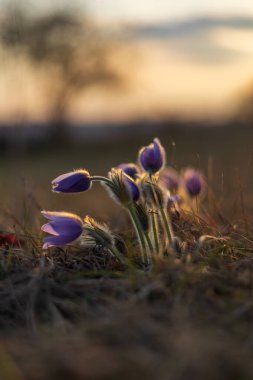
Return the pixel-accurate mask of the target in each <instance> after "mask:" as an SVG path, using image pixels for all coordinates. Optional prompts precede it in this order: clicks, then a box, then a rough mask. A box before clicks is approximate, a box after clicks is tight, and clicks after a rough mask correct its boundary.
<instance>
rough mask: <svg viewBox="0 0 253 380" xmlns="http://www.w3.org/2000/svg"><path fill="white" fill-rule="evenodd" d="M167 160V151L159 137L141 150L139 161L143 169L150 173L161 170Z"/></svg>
mask: <svg viewBox="0 0 253 380" xmlns="http://www.w3.org/2000/svg"><path fill="white" fill-rule="evenodd" d="M165 161H166V159H165V151H164V148H163V147H162V145H161V143H160V140H159V139H158V138H155V139H154V140H153V143H151V144H150V145H148V146H145V147H143V148H142V149H141V150H140V151H139V162H140V164H141V166H142V167H143V169H144V170H145V171H146V172H148V173H150V174H155V173H157V172H159V171H160V170H161V169H162V168H163V166H164V165H165Z"/></svg>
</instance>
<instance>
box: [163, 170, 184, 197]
mask: <svg viewBox="0 0 253 380" xmlns="http://www.w3.org/2000/svg"><path fill="white" fill-rule="evenodd" d="M159 182H160V183H161V184H162V185H163V186H164V187H165V188H166V189H167V190H169V191H170V192H171V193H173V194H174V193H176V192H177V191H178V188H179V184H180V177H179V174H178V173H177V171H176V170H174V169H172V168H165V169H164V170H163V172H162V173H161V175H160V178H159Z"/></svg>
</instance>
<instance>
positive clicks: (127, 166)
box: [117, 162, 140, 180]
mask: <svg viewBox="0 0 253 380" xmlns="http://www.w3.org/2000/svg"><path fill="white" fill-rule="evenodd" d="M117 168H118V169H121V170H122V171H123V172H124V173H126V174H127V175H128V176H129V177H131V178H132V179H134V180H136V179H137V178H138V177H139V175H140V168H139V167H138V165H136V164H134V163H132V162H128V163H123V164H120V165H118V166H117Z"/></svg>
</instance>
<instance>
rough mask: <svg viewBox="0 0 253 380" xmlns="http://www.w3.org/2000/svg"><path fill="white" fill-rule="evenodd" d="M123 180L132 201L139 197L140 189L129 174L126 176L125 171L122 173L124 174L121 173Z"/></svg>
mask: <svg viewBox="0 0 253 380" xmlns="http://www.w3.org/2000/svg"><path fill="white" fill-rule="evenodd" d="M123 181H124V182H125V184H126V187H127V188H128V190H129V193H130V197H131V198H132V200H133V201H134V202H137V201H138V199H139V198H140V190H139V187H138V185H137V184H136V182H135V181H134V180H133V179H132V178H131V177H130V176H128V175H127V174H126V173H124V175H123Z"/></svg>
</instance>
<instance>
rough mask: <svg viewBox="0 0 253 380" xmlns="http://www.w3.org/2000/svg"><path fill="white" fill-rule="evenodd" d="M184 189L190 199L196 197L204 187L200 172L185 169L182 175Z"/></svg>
mask: <svg viewBox="0 0 253 380" xmlns="http://www.w3.org/2000/svg"><path fill="white" fill-rule="evenodd" d="M184 183H185V188H186V190H187V192H188V194H189V195H190V197H192V198H194V197H197V196H198V195H199V194H200V193H201V191H202V190H203V186H204V179H203V176H202V174H201V173H200V172H198V171H197V170H194V169H187V170H186V171H185V173H184Z"/></svg>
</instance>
